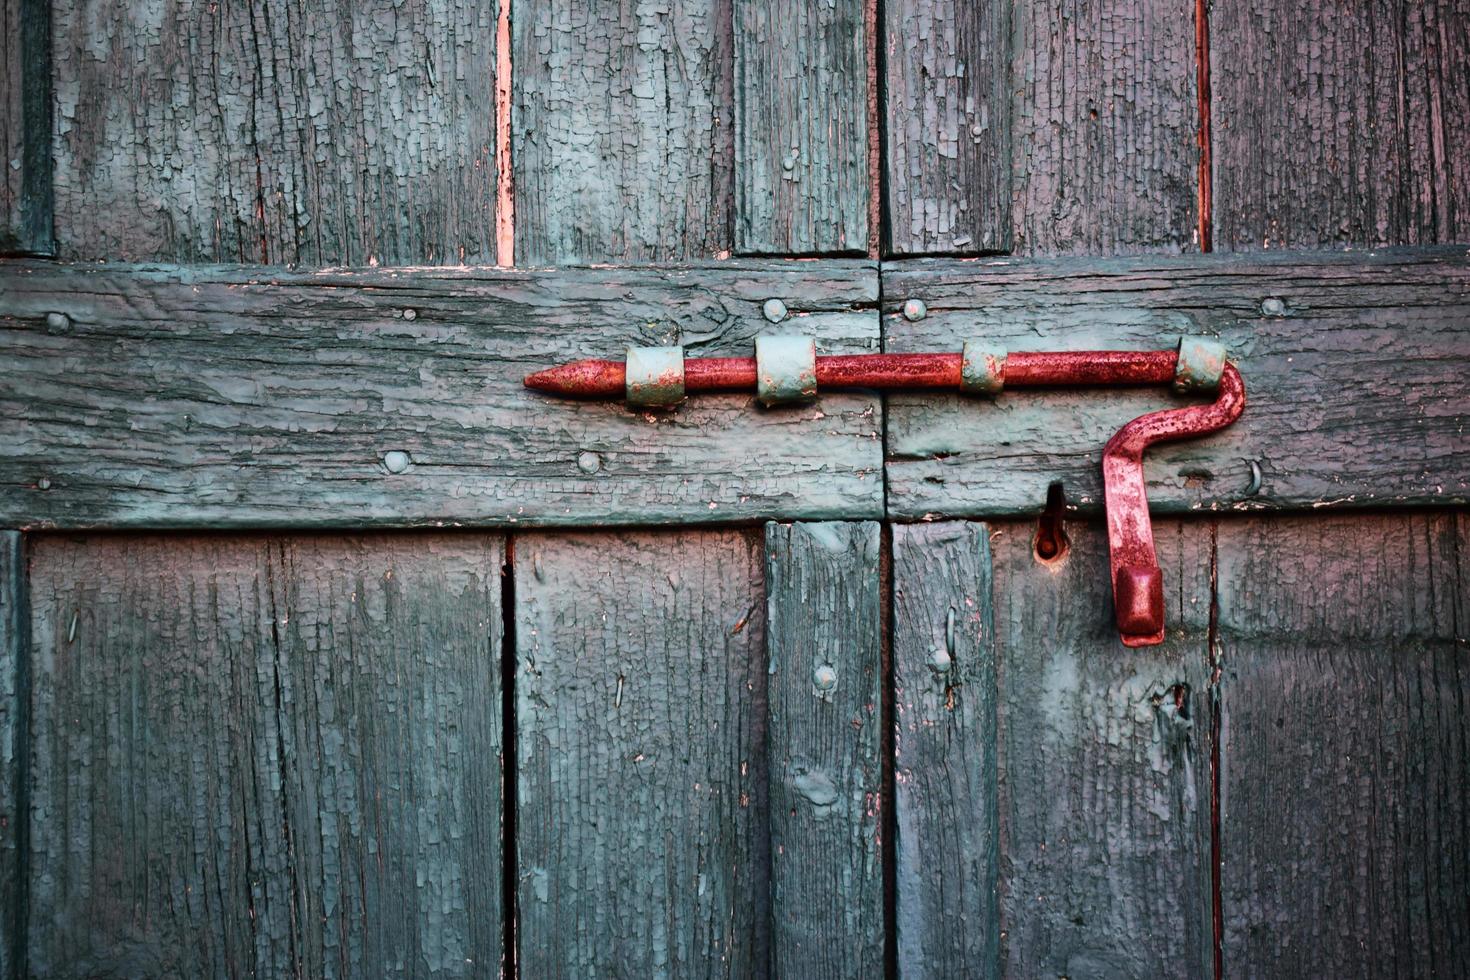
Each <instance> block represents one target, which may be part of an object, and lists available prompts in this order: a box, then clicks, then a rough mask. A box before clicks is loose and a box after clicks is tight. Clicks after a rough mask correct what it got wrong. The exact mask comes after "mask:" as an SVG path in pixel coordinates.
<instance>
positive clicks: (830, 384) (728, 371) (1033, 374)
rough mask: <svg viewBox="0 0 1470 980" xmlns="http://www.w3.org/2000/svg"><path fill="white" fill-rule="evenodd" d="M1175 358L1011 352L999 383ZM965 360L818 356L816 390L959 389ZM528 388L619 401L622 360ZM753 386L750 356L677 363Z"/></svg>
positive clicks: (1142, 374) (715, 387) (1079, 378)
mask: <svg viewBox="0 0 1470 980" xmlns="http://www.w3.org/2000/svg"><path fill="white" fill-rule="evenodd" d="M1177 363H1178V352H1177V351H1172V350H1157V351H1113V350H1101V351H1055V352H1052V351H1013V352H1011V353H1009V354H1008V355H1007V356H1006V358H1005V362H1004V365H1003V367H1002V368H1001V372H1000V373H1001V378H1002V380H1003V381H1004V384H1005V387H1007V388H1044V387H1061V386H1069V387H1070V386H1076V385H1158V384H1171V383H1173V381H1174V369H1175V365H1176V364H1177ZM963 364H964V355H963V354H960V353H954V354H829V355H821V356H818V357H817V366H816V371H817V387H818V388H956V389H957V388H960V387H961V384H962V381H963V378H962V373H963ZM525 384H526V387H527V388H534V389H536V390H537V391H544V392H546V393H547V394H551V395H561V396H563V397H566V398H619V397H622V395H623V393H624V388H625V381H624V365H623V362H622V361H600V360H585V361H572V362H570V363H568V364H561V365H558V366H557V367H553V368H547V369H546V370H544V371H537V372H536V373H534V374H530V375H527V376H526V380H525ZM755 387H756V364H755V358H753V357H689V358H685V359H684V390H685V391H686V392H689V393H693V392H696V391H741V390H751V389H754V388H755Z"/></svg>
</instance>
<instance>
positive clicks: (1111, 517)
mask: <svg viewBox="0 0 1470 980" xmlns="http://www.w3.org/2000/svg"><path fill="white" fill-rule="evenodd" d="M1244 408H1245V382H1244V381H1243V380H1242V379H1241V377H1240V372H1239V371H1237V370H1236V369H1235V365H1233V364H1226V365H1225V369H1224V371H1223V372H1222V373H1221V375H1220V387H1219V391H1218V393H1217V394H1216V396H1215V400H1214V401H1213V402H1211V403H1210V404H1208V405H1191V406H1189V407H1188V408H1174V409H1169V410H1167V411H1163V412H1152V413H1150V414H1148V415H1143V416H1140V417H1139V418H1136V419H1134V420H1133V421H1132V422H1129V423H1128V424H1127V425H1125V426H1123V428H1121V429H1119V430H1118V433H1117V435H1115V436H1113V438H1111V439H1109V440H1108V444H1107V446H1106V447H1104V448H1103V462H1102V467H1103V497H1104V509H1105V510H1106V511H1107V521H1108V552H1109V555H1110V558H1111V564H1112V573H1113V607H1114V610H1115V611H1116V613H1117V620H1118V631H1119V632H1120V633H1121V634H1122V635H1123V643H1124V644H1125V645H1127V646H1130V647H1139V646H1150V645H1152V644H1155V643H1162V642H1164V588H1163V576H1162V573H1161V572H1160V571H1159V562H1158V558H1156V557H1155V554H1154V530H1153V524H1152V523H1151V522H1150V521H1149V517H1148V493H1147V491H1146V489H1145V487H1144V482H1143V452H1144V450H1146V449H1147V448H1148V447H1150V446H1153V445H1156V444H1157V443H1160V442H1173V441H1175V440H1178V439H1190V438H1193V437H1195V436H1202V435H1205V434H1206V433H1210V432H1215V431H1217V430H1219V429H1223V428H1225V427H1226V426H1227V425H1229V424H1231V423H1232V422H1234V421H1235V420H1236V419H1238V418H1240V413H1241V411H1243V410H1244Z"/></svg>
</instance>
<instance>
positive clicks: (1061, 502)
mask: <svg viewBox="0 0 1470 980" xmlns="http://www.w3.org/2000/svg"><path fill="white" fill-rule="evenodd" d="M1066 512H1067V498H1066V495H1065V494H1064V493H1063V492H1062V485H1061V484H1060V483H1053V484H1052V485H1051V486H1049V487H1047V488H1046V509H1045V510H1043V511H1042V512H1041V517H1040V518H1039V519H1038V520H1037V521H1036V539H1035V541H1034V542H1033V547H1034V548H1035V550H1036V560H1037V561H1039V562H1042V563H1043V564H1047V565H1052V564H1055V563H1057V562H1059V561H1061V560H1062V559H1063V558H1065V557H1067V551H1068V549H1070V548H1071V547H1072V542H1071V541H1070V540H1068V538H1067V530H1066V528H1065V527H1063V525H1062V519H1063V517H1064V516H1065V514H1066Z"/></svg>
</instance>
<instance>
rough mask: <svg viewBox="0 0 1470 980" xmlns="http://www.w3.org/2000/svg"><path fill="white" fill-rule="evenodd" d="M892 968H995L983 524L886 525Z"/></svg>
mask: <svg viewBox="0 0 1470 980" xmlns="http://www.w3.org/2000/svg"><path fill="white" fill-rule="evenodd" d="M893 686H894V697H895V712H896V717H895V723H896V726H897V737H896V744H895V749H894V752H895V757H896V758H895V761H894V767H895V769H894V791H895V797H896V800H895V804H896V808H897V827H898V840H897V841H896V847H897V878H898V882H897V884H898V888H897V902H898V916H897V918H898V935H897V937H896V941H897V946H898V973H899V976H900V977H902V978H904V980H919V978H933V980H941V978H945V977H976V978H988V977H998V976H1000V929H1001V922H1000V895H999V891H998V887H999V871H1000V852H999V846H1000V806H999V788H998V784H997V755H998V750H999V744H998V738H997V725H996V702H997V697H996V693H997V692H996V670H995V628H994V610H993V606H992V601H991V557H990V531H989V528H987V527H986V525H984V524H972V523H941V524H899V525H895V526H894V528H893Z"/></svg>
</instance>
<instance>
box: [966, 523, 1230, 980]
mask: <svg viewBox="0 0 1470 980" xmlns="http://www.w3.org/2000/svg"><path fill="white" fill-rule="evenodd" d="M993 530H994V532H995V533H994V534H993V535H992V538H991V548H992V550H993V553H994V559H993V560H994V596H995V628H996V647H997V654H996V657H997V662H998V664H999V689H1000V694H1001V705H1000V733H1001V735H1000V752H1001V763H1000V786H1001V854H1002V858H1001V903H1002V911H1001V928H1002V930H1003V938H1002V940H1001V956H1002V961H1003V972H1004V973H1005V975H1007V976H1014V977H1041V976H1070V977H1097V976H1122V977H1190V978H1193V977H1201V976H1209V975H1210V974H1211V957H1212V950H1213V942H1212V937H1211V928H1210V908H1211V902H1210V866H1209V860H1210V822H1209V818H1210V757H1211V745H1210V731H1211V719H1210V712H1211V707H1210V695H1209V690H1208V685H1209V683H1210V664H1209V654H1208V634H1209V613H1210V570H1211V567H1210V565H1211V550H1210V537H1209V529H1208V528H1207V527H1205V526H1204V525H1202V524H1200V523H1182V522H1178V521H1172V520H1170V521H1161V522H1158V524H1157V525H1156V527H1155V535H1156V540H1157V544H1158V550H1159V561H1160V564H1161V566H1162V567H1163V571H1164V594H1165V596H1166V600H1165V602H1166V607H1167V608H1166V616H1167V626H1168V638H1167V640H1166V641H1165V643H1164V645H1162V646H1155V647H1144V648H1138V649H1129V648H1126V647H1124V646H1123V645H1122V644H1121V642H1120V641H1119V640H1118V634H1117V630H1116V628H1115V627H1114V625H1113V617H1112V608H1111V602H1110V595H1109V592H1110V589H1109V585H1108V582H1109V575H1108V553H1107V537H1106V534H1105V532H1104V530H1103V528H1102V527H1101V526H1098V525H1091V524H1087V525H1084V524H1071V523H1069V524H1067V526H1066V531H1067V534H1068V535H1069V536H1070V539H1071V546H1070V550H1069V551H1068V552H1067V554H1066V557H1064V558H1063V559H1062V560H1061V561H1060V562H1054V563H1052V564H1046V563H1042V562H1040V561H1038V560H1037V559H1036V557H1035V554H1034V550H1033V549H1034V546H1033V543H1032V542H1033V536H1034V534H1035V525H1034V524H1028V523H1012V524H1002V525H996V526H994V527H993Z"/></svg>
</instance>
